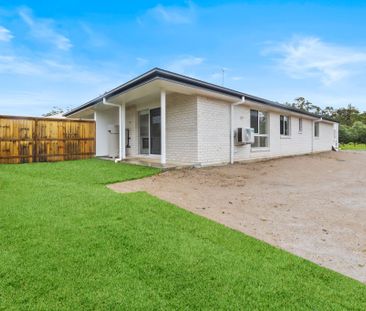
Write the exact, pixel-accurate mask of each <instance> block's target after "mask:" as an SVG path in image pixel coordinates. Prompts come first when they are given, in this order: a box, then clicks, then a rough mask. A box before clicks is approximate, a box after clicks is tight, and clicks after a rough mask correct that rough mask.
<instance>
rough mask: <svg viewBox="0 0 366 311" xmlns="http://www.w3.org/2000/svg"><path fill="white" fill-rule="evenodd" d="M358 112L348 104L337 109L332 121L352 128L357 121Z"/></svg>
mask: <svg viewBox="0 0 366 311" xmlns="http://www.w3.org/2000/svg"><path fill="white" fill-rule="evenodd" d="M359 114H360V111H359V110H358V109H357V108H356V107H354V106H352V105H351V104H349V105H348V106H347V107H346V108H339V109H337V110H336V113H335V115H334V116H333V117H334V119H335V120H336V121H338V122H340V123H341V124H343V125H347V126H352V125H353V123H355V122H356V121H357V118H358V116H359Z"/></svg>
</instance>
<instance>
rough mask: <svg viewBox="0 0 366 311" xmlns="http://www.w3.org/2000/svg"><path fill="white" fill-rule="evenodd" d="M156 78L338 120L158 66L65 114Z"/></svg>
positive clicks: (67, 114)
mask: <svg viewBox="0 0 366 311" xmlns="http://www.w3.org/2000/svg"><path fill="white" fill-rule="evenodd" d="M156 78H163V79H165V80H170V81H173V82H180V83H183V84H188V85H191V86H195V87H199V88H204V89H207V90H210V91H214V92H218V93H221V94H225V95H228V96H232V97H237V98H238V99H240V98H242V97H243V96H244V97H245V98H246V99H249V100H252V101H255V102H258V103H261V104H265V105H269V106H271V107H274V108H279V109H285V110H288V111H292V112H296V113H300V114H304V115H308V116H311V117H315V118H323V119H324V120H328V121H331V122H337V121H335V120H333V119H331V118H326V117H322V116H321V115H318V114H314V113H311V112H307V111H303V110H300V109H297V108H294V107H291V106H287V105H284V104H280V103H277V102H274V101H270V100H267V99H264V98H261V97H257V96H253V95H250V94H246V93H243V92H239V91H236V90H233V89H230V88H226V87H223V86H219V85H216V84H213V83H209V82H205V81H202V80H199V79H196V78H192V77H188V76H185V75H181V74H177V73H174V72H171V71H168V70H165V69H161V68H157V67H156V68H153V69H151V70H149V71H147V72H145V73H143V74H142V75H139V76H137V77H136V78H134V79H132V80H130V81H128V82H126V83H124V84H122V85H120V86H118V87H116V88H114V89H112V90H110V91H108V92H106V93H105V94H103V95H100V96H98V97H96V98H94V99H92V100H91V101H88V102H87V103H85V104H83V105H81V106H79V107H77V108H75V109H73V110H70V111H69V112H67V113H65V114H64V116H66V117H67V116H69V115H72V114H74V113H76V112H78V111H80V110H83V109H85V108H88V107H90V106H93V105H95V104H97V103H99V102H101V101H102V100H103V98H104V97H105V98H108V97H112V96H115V95H117V94H120V93H122V92H125V91H127V90H129V89H131V88H133V87H136V86H139V85H142V84H145V83H147V82H149V81H151V80H154V79H156ZM337 123H338V122H337Z"/></svg>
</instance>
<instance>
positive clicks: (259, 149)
mask: <svg viewBox="0 0 366 311" xmlns="http://www.w3.org/2000/svg"><path fill="white" fill-rule="evenodd" d="M251 110H256V111H258V113H259V112H262V113H265V114H267V134H258V133H254V137H267V140H268V146H266V147H253V145H250V151H251V152H261V151H263V152H266V151H270V135H269V132H270V113H269V111H266V110H259V109H250V110H249V113H250V111H251ZM257 122H258V131H259V117H258V120H257Z"/></svg>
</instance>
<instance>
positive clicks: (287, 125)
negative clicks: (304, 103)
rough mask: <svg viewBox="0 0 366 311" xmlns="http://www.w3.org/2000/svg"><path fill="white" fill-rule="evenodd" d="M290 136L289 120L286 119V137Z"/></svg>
mask: <svg viewBox="0 0 366 311" xmlns="http://www.w3.org/2000/svg"><path fill="white" fill-rule="evenodd" d="M289 134H290V133H289V118H288V117H285V135H286V136H288V135H289Z"/></svg>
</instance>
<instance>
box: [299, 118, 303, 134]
mask: <svg viewBox="0 0 366 311" xmlns="http://www.w3.org/2000/svg"><path fill="white" fill-rule="evenodd" d="M299 133H302V118H299Z"/></svg>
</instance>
